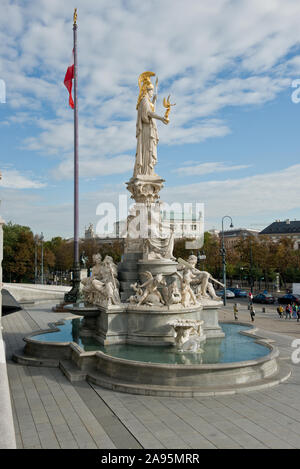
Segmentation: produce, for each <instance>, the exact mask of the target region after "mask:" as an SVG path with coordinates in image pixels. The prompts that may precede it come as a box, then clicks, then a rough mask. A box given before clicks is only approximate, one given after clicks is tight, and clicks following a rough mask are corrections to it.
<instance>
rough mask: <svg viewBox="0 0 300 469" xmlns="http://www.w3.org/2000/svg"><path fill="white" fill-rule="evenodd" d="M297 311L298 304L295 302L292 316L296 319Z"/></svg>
mask: <svg viewBox="0 0 300 469" xmlns="http://www.w3.org/2000/svg"><path fill="white" fill-rule="evenodd" d="M297 312H298V306H297V305H296V303H294V304H293V318H295V319H296V317H297Z"/></svg>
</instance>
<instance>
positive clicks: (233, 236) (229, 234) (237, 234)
mask: <svg viewBox="0 0 300 469" xmlns="http://www.w3.org/2000/svg"><path fill="white" fill-rule="evenodd" d="M258 234H259V231H258V230H251V229H248V228H236V229H233V230H227V231H224V245H225V249H228V248H229V249H230V248H234V247H235V245H236V244H237V242H238V241H239V240H240V239H241V238H247V237H248V236H257V235H258ZM219 237H220V240H221V239H222V231H220V232H219Z"/></svg>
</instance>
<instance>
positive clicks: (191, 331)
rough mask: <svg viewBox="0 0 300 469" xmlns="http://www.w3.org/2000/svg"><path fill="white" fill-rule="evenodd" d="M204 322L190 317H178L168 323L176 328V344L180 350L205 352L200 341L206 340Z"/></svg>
mask: <svg viewBox="0 0 300 469" xmlns="http://www.w3.org/2000/svg"><path fill="white" fill-rule="evenodd" d="M203 323H204V321H192V320H189V319H176V320H174V321H171V322H169V323H168V324H170V325H171V326H173V328H174V332H175V345H176V347H177V348H178V350H179V351H181V352H182V351H189V352H203V350H202V349H201V348H200V343H201V342H202V341H203V340H205V336H204V334H203V329H202V325H203Z"/></svg>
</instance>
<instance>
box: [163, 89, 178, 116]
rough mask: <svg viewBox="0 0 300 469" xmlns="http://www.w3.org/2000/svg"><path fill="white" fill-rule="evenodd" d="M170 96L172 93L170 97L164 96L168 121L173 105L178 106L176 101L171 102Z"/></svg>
mask: <svg viewBox="0 0 300 469" xmlns="http://www.w3.org/2000/svg"><path fill="white" fill-rule="evenodd" d="M170 96H171V95H170V94H169V96H168V99H166V98H164V100H163V105H164V107H165V108H166V112H165V119H166V120H167V121H168V122H169V114H170V111H171V106H176V103H174V104H171V103H170Z"/></svg>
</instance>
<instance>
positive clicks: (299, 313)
mask: <svg viewBox="0 0 300 469" xmlns="http://www.w3.org/2000/svg"><path fill="white" fill-rule="evenodd" d="M299 321H300V306H298V308H297V322H299Z"/></svg>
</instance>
